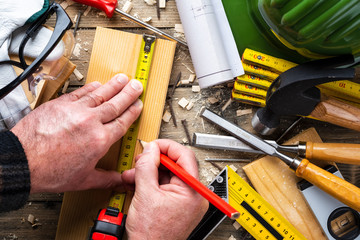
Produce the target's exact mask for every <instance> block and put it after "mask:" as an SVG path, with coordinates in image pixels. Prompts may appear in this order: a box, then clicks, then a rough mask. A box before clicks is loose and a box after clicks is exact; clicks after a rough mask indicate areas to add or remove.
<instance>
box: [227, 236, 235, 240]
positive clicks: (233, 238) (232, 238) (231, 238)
mask: <svg viewBox="0 0 360 240" xmlns="http://www.w3.org/2000/svg"><path fill="white" fill-rule="evenodd" d="M228 240H236V238H235V237H234V236H233V235H231V236H230V237H229V239H228Z"/></svg>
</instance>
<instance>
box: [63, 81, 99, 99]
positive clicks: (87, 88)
mask: <svg viewBox="0 0 360 240" xmlns="http://www.w3.org/2000/svg"><path fill="white" fill-rule="evenodd" d="M99 87H101V83H99V82H92V83H88V84H85V85H84V86H83V87H81V88H79V89H76V90H75V91H72V92H71V93H69V94H65V95H63V96H62V98H67V99H69V100H70V101H76V100H79V99H80V98H82V97H84V96H85V95H86V94H88V93H91V92H93V91H95V90H96V89H98V88H99Z"/></svg>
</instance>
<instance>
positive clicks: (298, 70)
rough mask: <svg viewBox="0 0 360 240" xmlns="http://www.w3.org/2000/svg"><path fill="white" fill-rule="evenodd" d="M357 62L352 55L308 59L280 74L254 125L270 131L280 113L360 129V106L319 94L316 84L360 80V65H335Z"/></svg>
mask: <svg viewBox="0 0 360 240" xmlns="http://www.w3.org/2000/svg"><path fill="white" fill-rule="evenodd" d="M353 62H354V58H353V56H352V55H342V56H338V57H334V58H328V59H321V60H316V61H310V62H306V63H304V64H300V65H298V66H296V67H294V68H291V69H289V70H287V71H285V72H283V73H281V74H280V75H279V77H278V78H277V79H275V81H274V82H273V83H272V84H271V85H270V87H269V89H268V91H267V95H266V106H265V107H264V108H260V109H259V110H258V111H257V112H256V114H255V115H254V117H253V119H252V122H251V123H252V126H253V128H254V129H255V130H256V131H257V132H258V133H260V134H262V135H270V134H272V133H273V132H274V130H275V129H276V127H277V126H278V125H279V123H280V117H281V116H286V115H287V116H293V115H302V116H309V117H313V118H316V119H318V120H322V121H326V122H329V123H333V124H336V125H339V126H342V127H346V128H350V129H354V130H357V131H360V109H359V108H357V107H354V106H352V105H349V104H347V103H345V102H342V101H340V100H337V99H335V98H330V97H326V96H324V95H321V94H320V90H319V89H318V88H317V87H316V85H319V84H323V83H327V82H332V81H338V80H350V81H354V82H356V81H359V80H360V68H336V67H339V66H344V65H349V64H352V63H353Z"/></svg>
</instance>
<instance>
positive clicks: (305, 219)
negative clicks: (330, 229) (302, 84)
mask: <svg viewBox="0 0 360 240" xmlns="http://www.w3.org/2000/svg"><path fill="white" fill-rule="evenodd" d="M299 140H301V141H313V142H322V140H321V139H320V137H319V135H318V134H317V132H316V131H315V129H314V128H310V129H307V130H305V131H304V132H302V133H301V134H299V135H297V136H296V137H294V138H292V139H291V140H289V141H288V142H287V143H286V144H294V143H296V142H297V141H299ZM243 169H244V171H245V173H246V175H247V176H248V178H249V179H250V181H251V183H252V184H253V186H254V187H255V189H256V191H257V192H258V193H259V194H260V195H262V196H263V197H264V198H265V199H266V200H267V201H268V202H269V203H270V204H271V205H272V206H273V207H274V208H275V209H277V210H278V211H279V213H280V214H281V215H283V216H284V217H285V218H286V219H287V220H288V221H289V222H290V223H291V224H293V226H295V227H296V228H297V230H299V232H301V233H302V234H303V235H304V236H305V237H306V239H309V240H311V239H313V240H320V239H327V238H326V237H325V235H324V234H323V233H322V230H321V227H320V225H319V224H318V222H317V220H316V218H315V216H314V215H313V213H312V211H311V209H310V208H309V207H308V206H307V203H306V200H305V199H304V198H303V196H302V195H301V192H300V190H298V188H297V186H296V184H297V182H299V181H300V180H301V178H298V177H297V176H296V175H295V173H294V172H293V171H292V170H290V168H289V167H288V166H287V165H286V164H285V163H284V162H283V161H281V160H280V159H278V158H275V157H270V156H266V157H263V158H261V159H259V160H256V161H254V162H252V163H250V164H248V165H246V166H244V167H243Z"/></svg>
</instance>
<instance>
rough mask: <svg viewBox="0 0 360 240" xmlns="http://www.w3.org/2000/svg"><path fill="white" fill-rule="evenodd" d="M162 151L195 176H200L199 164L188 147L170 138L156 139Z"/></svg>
mask: <svg viewBox="0 0 360 240" xmlns="http://www.w3.org/2000/svg"><path fill="white" fill-rule="evenodd" d="M155 142H156V143H157V144H158V146H159V148H160V151H161V152H162V153H163V154H165V155H167V156H168V157H169V158H170V159H172V160H173V161H175V162H176V163H177V164H179V165H180V166H181V167H182V168H183V169H184V170H186V171H187V172H188V173H189V174H191V175H192V176H193V177H195V178H197V179H198V178H199V172H198V165H197V162H196V158H195V155H194V153H193V152H192V151H191V150H190V149H188V148H187V147H184V146H182V145H181V144H179V143H177V142H174V141H172V140H168V139H158V140H156V141H155Z"/></svg>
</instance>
